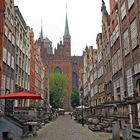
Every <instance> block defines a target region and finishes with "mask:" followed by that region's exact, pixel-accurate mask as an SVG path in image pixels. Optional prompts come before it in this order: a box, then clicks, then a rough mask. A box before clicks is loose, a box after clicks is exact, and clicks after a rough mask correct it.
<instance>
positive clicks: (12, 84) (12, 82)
mask: <svg viewBox="0 0 140 140" xmlns="http://www.w3.org/2000/svg"><path fill="white" fill-rule="evenodd" d="M10 87H11V88H10V92H14V80H12V79H11V86H10Z"/></svg>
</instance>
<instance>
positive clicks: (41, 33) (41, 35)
mask: <svg viewBox="0 0 140 140" xmlns="http://www.w3.org/2000/svg"><path fill="white" fill-rule="evenodd" d="M40 39H41V41H43V27H42V17H41V32H40Z"/></svg>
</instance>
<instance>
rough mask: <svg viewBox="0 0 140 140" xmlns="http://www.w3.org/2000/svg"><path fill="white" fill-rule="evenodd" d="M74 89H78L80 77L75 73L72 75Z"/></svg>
mask: <svg viewBox="0 0 140 140" xmlns="http://www.w3.org/2000/svg"><path fill="white" fill-rule="evenodd" d="M72 88H73V89H78V75H77V73H75V72H73V73H72Z"/></svg>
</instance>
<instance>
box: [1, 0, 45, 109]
mask: <svg viewBox="0 0 140 140" xmlns="http://www.w3.org/2000/svg"><path fill="white" fill-rule="evenodd" d="M0 46H1V47H0V94H6V93H7V92H8V93H12V92H20V91H29V92H32V93H37V94H39V95H43V97H44V95H45V93H46V87H45V85H44V81H43V80H45V79H44V77H45V73H44V70H43V67H44V66H43V64H42V60H41V59H40V56H39V53H40V50H39V49H36V48H35V46H34V33H33V30H32V29H31V28H30V27H29V26H27V25H26V22H25V20H24V18H23V16H22V14H21V12H20V10H19V8H18V6H15V5H14V0H0ZM38 56H39V57H38ZM36 65H39V66H36ZM37 69H38V71H37ZM36 73H37V74H38V75H37V74H36ZM38 77H39V78H40V79H39V82H38V81H37V80H36V78H38ZM36 81H37V82H36ZM36 85H37V86H36ZM37 87H38V88H37ZM14 101H15V102H12V101H11V104H14V105H15V106H16V107H17V106H18V107H19V106H29V105H30V104H31V102H29V100H14ZM6 102H7V103H8V102H10V101H9V100H8V101H6ZM9 104H10V103H9ZM4 106H5V101H3V100H1V101H0V110H1V111H4ZM6 106H7V104H6Z"/></svg>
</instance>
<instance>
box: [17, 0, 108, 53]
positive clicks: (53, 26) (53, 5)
mask: <svg viewBox="0 0 140 140" xmlns="http://www.w3.org/2000/svg"><path fill="white" fill-rule="evenodd" d="M17 2H18V6H19V9H20V11H21V13H22V15H23V17H24V19H25V21H26V23H27V25H28V26H30V27H32V28H33V30H34V33H35V39H37V38H38V37H39V33H40V30H41V17H42V19H43V34H44V37H45V36H47V37H48V38H49V39H50V40H51V41H52V42H53V47H56V46H57V42H59V41H60V38H63V35H64V28H65V17H66V3H67V16H68V23H69V30H70V35H71V43H72V47H71V50H72V55H82V52H83V50H84V49H85V46H86V43H87V45H88V46H93V47H94V48H96V35H97V34H98V33H99V32H101V21H102V18H101V16H102V14H101V4H102V3H101V0H15V4H16V5H17ZM105 3H106V6H107V9H109V8H108V7H109V0H105Z"/></svg>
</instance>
